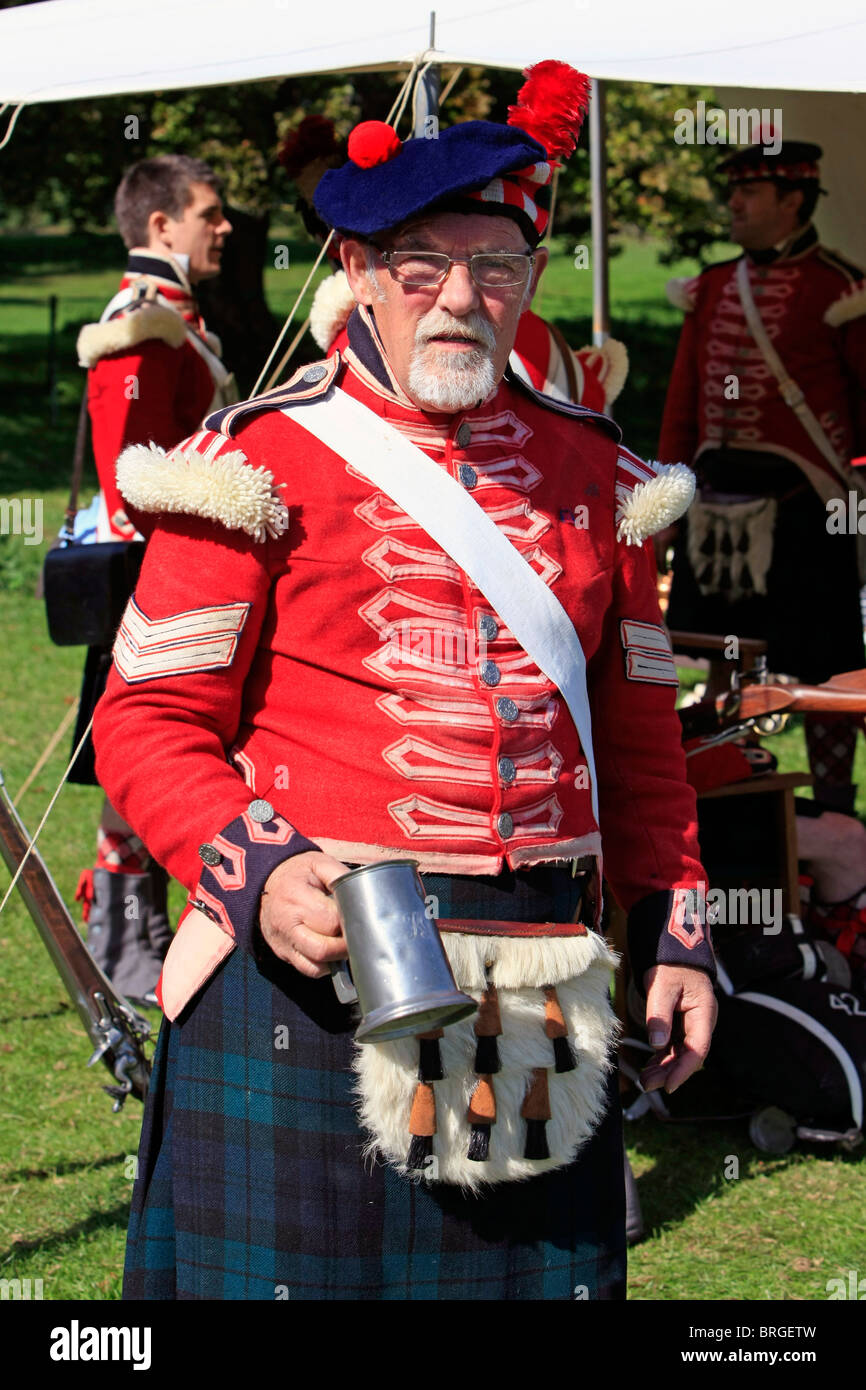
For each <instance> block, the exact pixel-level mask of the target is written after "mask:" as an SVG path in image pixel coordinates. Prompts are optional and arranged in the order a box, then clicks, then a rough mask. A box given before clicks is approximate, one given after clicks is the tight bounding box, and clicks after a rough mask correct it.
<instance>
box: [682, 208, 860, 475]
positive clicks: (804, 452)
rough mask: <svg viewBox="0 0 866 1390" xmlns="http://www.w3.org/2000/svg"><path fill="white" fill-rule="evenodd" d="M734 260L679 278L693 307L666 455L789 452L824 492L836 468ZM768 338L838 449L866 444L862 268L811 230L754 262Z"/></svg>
mask: <svg viewBox="0 0 866 1390" xmlns="http://www.w3.org/2000/svg"><path fill="white" fill-rule="evenodd" d="M740 259H742V258H741V257H738V258H737V260H734V261H725V262H723V263H722V264H721V265H714V266H709V267H708V268H707V269H706V270H704V271H703V272H702V273H701V274H700V275H699V276H697V277H695V278H694V279H693V280H687V281H674V282H672V285H671V286H670V287H669V294H670V296H671V298H672V299H673V300H674V302H675V303H677V304H678V305H679V306H680V307H682V308H684V309H685V310H686V320H685V323H684V324H683V329H682V334H681V336H680V342H679V348H678V351H677V356H676V362H675V364H674V370H673V374H672V376H671V382H670V386H669V388H668V395H667V400H666V402H665V411H664V418H663V421H662V430H661V439H660V442H659V458H660V459H662V460H668V461H673V460H683V461H685V462H687V463H691V462H693V461H694V460H695V459H697V458H698V457H699V456H700V455H701V454H702V453H703V452H704V451H705V450H707V449H719V448H729V449H742V450H748V451H757V452H765V453H770V454H775V455H778V456H781V457H783V458H788V459H790V460H791V461H792V462H794V463H796V464H798V465H799V467H800V468H802V469H803V471H804V472H805V473H806V474H807V476H808V477H809V479H810V481H811V482H812V484H813V486H815V487H816V489H817V490H818V491H819V492H820V493H821V494H822V495H823V496H828V495H835V493H836V492H837V491H838V485H836V486H832V485H831V475H830V470H829V465H828V464H827V461H826V460H825V458H824V457H823V455H822V453H821V451H820V449H819V448H818V447H817V445H816V444H815V443H814V442H813V440H812V439H811V437H810V436H809V434H808V433H807V431H806V429H805V428H804V426H803V425H802V424H801V423H800V421H799V419H798V418H797V416H796V415H795V414H794V412H793V410H792V409H791V408H790V407H789V406H788V405H786V404H785V402H784V400H783V399H782V396H781V394H780V392H779V387H778V383H777V381H776V378H775V377H774V376H773V374H772V372H771V371H770V368H769V367H768V366H767V365H766V363H765V361H764V358H763V355H762V353H761V351H760V348H759V347H758V345H757V344H756V343H755V341H754V340H753V338H752V335H751V333H750V331H749V328H748V325H747V323H746V318H745V314H744V312H743V308H742V305H741V303H740V297H739V294H738V292H737V281H736V273H737V265H738V264H739V260H740ZM747 264H748V268H749V283H750V285H751V288H752V293H753V296H754V299H755V304H756V306H757V308H758V311H759V312H760V314H761V317H762V319H763V320H764V324H765V326H766V329H767V332H768V334H769V337H770V341H771V342H772V344H773V346H774V347H775V349H776V351H777V352H778V354H779V356H780V357H781V359H782V361H783V363H784V364H785V367H786V368H787V371H788V374H789V375H790V376H791V377H793V378H794V380H795V381H796V382H797V383H798V384H799V386H800V388H801V389H802V391H803V393H804V395H805V397H806V401H807V403H808V405H809V406H810V408H811V410H812V412H813V413H814V415H815V416H817V418H818V421H819V423H820V424H821V426H822V428H823V429H824V432H825V433H826V434H827V436H828V437H829V439H830V442H831V443H832V444H833V446H834V447H835V449H836V451H837V453H838V455H839V457H840V459H841V460H843V461H844V462H847V461H848V460H849V459H851V458H852V457H853V456H854V455H856V454H858V453H862V452H863V451H864V448H866V285H864V280H863V273H862V271H860V270H857V269H856V268H855V267H853V266H851V265H849V264H848V263H847V262H846V261H844V260H843V259H842V258H841V257H840V256H837V255H836V254H835V253H834V252H832V251H828V250H827V249H826V248H825V247H823V246H821V245H819V243H818V239H817V235H816V233H815V230H814V228H813V227H811V226H809V227H808V228H807V229H806V230H805V231H804V232H803V234H802V235H801V236H800V237H799V238H798V239H797V240H796V241H795V242H794V243H793V246H792V247H791V250H790V253H789V254H787V255H782V256H779V257H778V258H776V259H774V260H772V261H770V262H769V263H761V264H758V263H756V261H755V260H754V259H752V258H751V257H749V258H748V260H747Z"/></svg>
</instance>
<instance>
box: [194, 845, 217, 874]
mask: <svg viewBox="0 0 866 1390" xmlns="http://www.w3.org/2000/svg"><path fill="white" fill-rule="evenodd" d="M198 857H199V859H201V860H203V861H204V863H205V864H209V865H210V867H211V868H212V869H215V868H216V866H217V864H221V863H222V862H223V857H222V855H221V854H220V852H219V850H218V849H217V847H216V845H199V847H198Z"/></svg>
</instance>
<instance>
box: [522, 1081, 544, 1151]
mask: <svg viewBox="0 0 866 1390" xmlns="http://www.w3.org/2000/svg"><path fill="white" fill-rule="evenodd" d="M520 1114H521V1118H522V1119H524V1120H525V1121H526V1144H525V1146H524V1149H523V1157H524V1158H550V1149H549V1148H548V1146H547V1133H546V1130H545V1126H546V1124H547V1121H548V1120H549V1119H550V1092H549V1090H548V1084H547V1069H546V1068H545V1067H534V1068H533V1070H532V1081H531V1082H530V1085H529V1089H528V1091H527V1092H526V1096H525V1098H524V1101H523V1105H522V1106H521V1107H520Z"/></svg>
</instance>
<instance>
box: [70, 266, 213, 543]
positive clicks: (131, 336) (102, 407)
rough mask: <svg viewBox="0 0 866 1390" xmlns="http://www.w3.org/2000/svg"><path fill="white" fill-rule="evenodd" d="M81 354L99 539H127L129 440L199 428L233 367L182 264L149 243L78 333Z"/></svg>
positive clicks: (168, 440)
mask: <svg viewBox="0 0 866 1390" xmlns="http://www.w3.org/2000/svg"><path fill="white" fill-rule="evenodd" d="M78 356H79V360H80V363H81V365H82V366H84V367H87V368H88V375H87V391H88V409H89V412H90V420H91V426H92V433H93V454H94V458H95V461H96V470H97V473H98V475H99V485H100V488H101V489H102V495H103V499H104V504H105V505H104V509H102V514H101V517H100V528H99V530H100V533H101V534H100V535H99V539H100V540H108V539H112V538H123V539H129V538H130V537H131V536H133V535H134V533H135V527H134V526H133V525H132V523H131V522H130V520H129V518H128V517H127V515H126V511H125V507H124V503H123V499H122V498H121V495H120V492H119V491H118V487H117V481H116V478H115V472H114V465H115V461H116V459H117V456H118V454H120V452H121V450H122V449H124V448H125V447H126V446H127V445H129V444H150V443H153V444H157V445H159V446H160V447H161V448H164V449H170V448H171V447H172V445H174V444H177V443H178V442H179V441H180V440H182V439H184V438H186V436H187V435H188V434H190V433H192V431H193V430H194V429H196V428H197V427H198V425H199V424H200V423H201V421H202V420H203V419H204V417H205V415H206V414H207V413H208V411H209V410H211V409H214V408H215V406H217V405H219V404H222V403H223V402H224V401H225V400H226V399H232V397H230V396H229V397H225V396H223V395H221V394H216V393H217V392H221V391H223V390H225V388H226V387H227V384H228V382H229V374H228V373H227V372H226V371H225V369H224V368H223V366H222V364H221V362H220V360H219V342H218V340H217V339H216V338H215V337H214V335H213V334H209V333H207V330H206V329H205V325H204V320H203V319H202V318H201V316H200V314H199V312H198V308H197V306H196V303H195V299H194V297H193V292H192V288H191V286H190V284H189V281H188V279H187V277H186V275H185V273H184V271H183V268H182V267H181V266H180V265H179V264H178V262H177V261H176V260H175V259H174V258H173V257H171V256H159V255H157V254H156V252H154V251H151V250H148V249H137V250H134V251H131V252H130V255H129V264H128V266H127V269H126V272H125V274H124V276H123V279H122V280H121V282H120V289H119V291H118V293H117V294H116V295H115V297H114V299H112V301H111V303H110V304H109V305H108V306H107V308H106V310H105V313H104V314H103V317H102V319H101V321H100V322H99V323H94V324H88V325H86V326H85V327H84V328H83V329H82V330H81V333H80V334H79V338H78Z"/></svg>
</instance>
